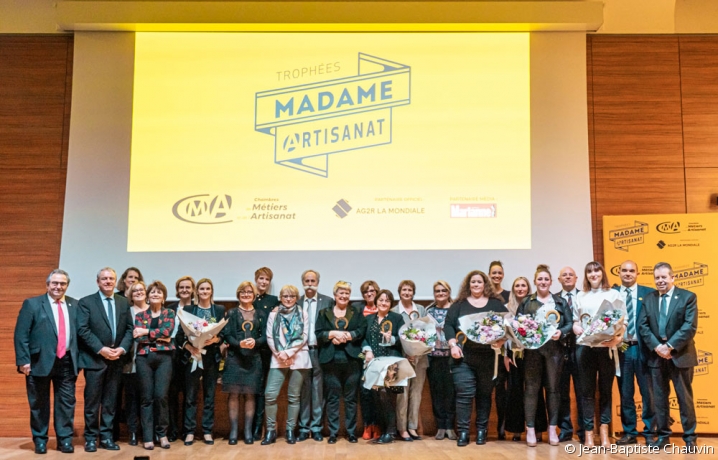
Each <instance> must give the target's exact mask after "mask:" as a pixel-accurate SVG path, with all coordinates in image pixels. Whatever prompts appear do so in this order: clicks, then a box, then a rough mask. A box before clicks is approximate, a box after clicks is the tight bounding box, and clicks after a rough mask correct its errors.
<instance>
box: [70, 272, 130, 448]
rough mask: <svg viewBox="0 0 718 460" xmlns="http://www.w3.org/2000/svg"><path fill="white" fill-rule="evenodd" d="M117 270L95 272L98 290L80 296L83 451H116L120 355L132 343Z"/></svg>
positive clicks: (126, 308)
mask: <svg viewBox="0 0 718 460" xmlns="http://www.w3.org/2000/svg"><path fill="white" fill-rule="evenodd" d="M116 283H117V273H116V272H115V271H114V270H113V269H111V268H109V267H105V268H103V269H102V270H100V271H99V272H98V273H97V285H98V286H99V288H100V290H99V292H96V293H95V294H91V295H88V296H87V297H83V298H82V299H80V303H79V307H80V308H79V311H78V314H77V334H78V336H79V337H80V340H79V345H80V368H81V369H84V370H85V451H86V452H96V451H97V440H98V437H99V438H100V447H101V448H103V449H107V450H119V449H120V447H119V446H118V445H117V444H115V443H114V441H113V440H112V424H113V421H114V418H115V406H116V404H117V391H118V387H119V382H120V379H121V377H122V364H123V360H122V359H121V358H122V356H123V355H124V354H125V353H127V350H129V349H130V345H131V344H132V330H133V329H134V323H133V318H132V315H131V313H130V307H129V305H128V304H127V300H126V299H125V298H124V297H122V296H119V295H117V294H115V284H116ZM100 406H102V414H101V415H100Z"/></svg>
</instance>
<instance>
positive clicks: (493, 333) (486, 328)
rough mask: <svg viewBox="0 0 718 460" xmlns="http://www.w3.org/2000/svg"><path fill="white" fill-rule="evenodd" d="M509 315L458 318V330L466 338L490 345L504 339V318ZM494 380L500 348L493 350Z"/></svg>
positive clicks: (484, 314)
mask: <svg viewBox="0 0 718 460" xmlns="http://www.w3.org/2000/svg"><path fill="white" fill-rule="evenodd" d="M508 315H510V314H509V313H504V314H501V313H496V312H493V311H489V312H485V313H474V314H473V315H466V316H462V317H461V318H459V329H460V330H461V332H463V333H464V334H466V338H467V339H469V340H471V341H472V342H476V343H479V344H481V345H491V344H492V343H494V342H497V341H499V340H501V339H503V338H504V337H506V326H505V325H504V322H505V321H506V316H508ZM494 353H495V356H494V378H496V377H497V375H498V373H499V356H500V355H501V348H494Z"/></svg>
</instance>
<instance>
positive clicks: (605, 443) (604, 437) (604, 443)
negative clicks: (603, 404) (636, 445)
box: [599, 423, 611, 448]
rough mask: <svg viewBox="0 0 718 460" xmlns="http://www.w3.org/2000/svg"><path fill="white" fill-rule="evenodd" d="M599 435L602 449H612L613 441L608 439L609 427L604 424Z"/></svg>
mask: <svg viewBox="0 0 718 460" xmlns="http://www.w3.org/2000/svg"><path fill="white" fill-rule="evenodd" d="M599 433H600V434H601V447H606V448H610V447H611V440H610V439H609V437H608V425H606V424H605V423H604V424H602V425H601V427H600V428H599Z"/></svg>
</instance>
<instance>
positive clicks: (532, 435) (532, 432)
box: [526, 427, 536, 447]
mask: <svg viewBox="0 0 718 460" xmlns="http://www.w3.org/2000/svg"><path fill="white" fill-rule="evenodd" d="M526 445H527V446H529V447H536V429H535V428H531V427H527V428H526Z"/></svg>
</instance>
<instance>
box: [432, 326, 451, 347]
mask: <svg viewBox="0 0 718 460" xmlns="http://www.w3.org/2000/svg"><path fill="white" fill-rule="evenodd" d="M442 324H443V323H442ZM436 337H437V340H436V346H435V347H434V348H435V349H436V350H448V349H449V343H448V342H447V341H446V336H445V335H444V326H439V325H437V326H436Z"/></svg>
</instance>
